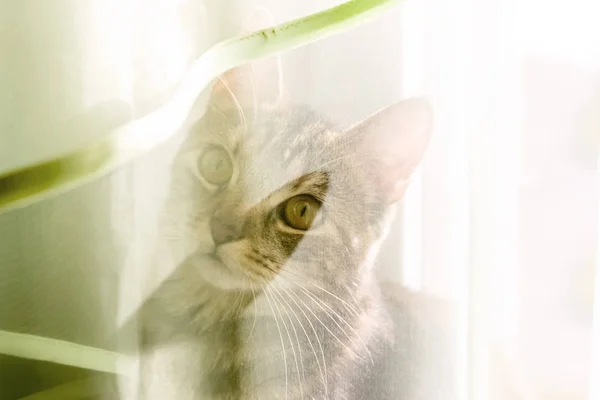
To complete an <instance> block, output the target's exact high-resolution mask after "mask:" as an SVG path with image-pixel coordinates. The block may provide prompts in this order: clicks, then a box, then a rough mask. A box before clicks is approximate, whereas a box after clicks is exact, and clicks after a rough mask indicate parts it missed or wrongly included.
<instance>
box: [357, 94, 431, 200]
mask: <svg viewBox="0 0 600 400" xmlns="http://www.w3.org/2000/svg"><path fill="white" fill-rule="evenodd" d="M432 128H433V112H432V108H431V105H430V103H429V101H428V100H426V99H424V98H410V99H407V100H403V101H400V102H398V103H395V104H393V105H391V106H389V107H387V108H385V109H383V110H380V111H378V112H376V113H374V114H372V115H371V116H370V117H368V118H367V119H366V120H364V121H362V122H360V123H359V124H357V125H355V126H354V127H352V128H351V129H350V132H348V133H349V134H350V135H351V136H354V135H356V137H357V138H358V143H357V146H358V147H357V149H356V150H357V151H358V153H359V154H360V155H361V159H362V160H364V161H365V162H367V163H368V165H370V166H372V167H374V168H373V169H374V170H376V171H377V172H376V176H377V180H378V182H377V183H378V184H379V185H380V190H381V191H382V192H383V194H384V195H385V196H386V198H387V199H388V201H389V203H394V202H396V201H398V200H400V198H401V197H402V196H403V195H404V192H405V191H406V188H407V187H408V183H409V181H410V177H411V175H412V173H413V172H414V170H415V169H416V168H417V166H418V165H419V163H420V162H421V160H422V158H423V156H424V154H425V150H426V149H427V145H428V143H429V138H430V137H431V132H432Z"/></svg>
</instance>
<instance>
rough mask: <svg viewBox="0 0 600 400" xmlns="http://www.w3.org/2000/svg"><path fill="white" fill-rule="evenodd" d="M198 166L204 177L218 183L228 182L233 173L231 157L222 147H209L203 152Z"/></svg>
mask: <svg viewBox="0 0 600 400" xmlns="http://www.w3.org/2000/svg"><path fill="white" fill-rule="evenodd" d="M198 167H199V170H200V173H201V174H202V176H203V177H204V179H206V180H207V181H208V182H209V183H212V184H216V185H222V184H225V183H227V182H228V181H229V179H231V175H232V173H233V164H232V163H231V159H230V158H229V155H228V154H227V152H226V151H225V150H224V149H223V148H220V147H209V148H208V149H207V150H206V151H205V152H204V153H203V154H202V156H201V158H200V160H199V165H198Z"/></svg>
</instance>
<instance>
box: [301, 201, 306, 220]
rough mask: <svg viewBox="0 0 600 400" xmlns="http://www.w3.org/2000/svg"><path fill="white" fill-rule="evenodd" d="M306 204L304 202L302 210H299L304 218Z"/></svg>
mask: <svg viewBox="0 0 600 400" xmlns="http://www.w3.org/2000/svg"><path fill="white" fill-rule="evenodd" d="M307 208H308V207H307V205H306V204H305V205H304V207H302V211H300V216H301V217H303V218H304V215H305V214H306V209H307Z"/></svg>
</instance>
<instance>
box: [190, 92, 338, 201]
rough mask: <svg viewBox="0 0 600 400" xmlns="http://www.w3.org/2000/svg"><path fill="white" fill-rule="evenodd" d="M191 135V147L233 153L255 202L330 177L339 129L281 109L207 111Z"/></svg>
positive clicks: (302, 111) (292, 108)
mask: <svg viewBox="0 0 600 400" xmlns="http://www.w3.org/2000/svg"><path fill="white" fill-rule="evenodd" d="M192 135H193V136H194V137H193V138H191V139H192V143H191V144H190V145H191V146H199V147H201V146H202V145H203V144H205V143H213V144H219V145H221V146H223V147H224V148H226V149H227V151H229V152H230V154H231V156H232V158H233V160H234V163H235V164H236V167H237V169H238V171H239V177H240V179H239V180H238V183H239V184H240V185H243V189H244V192H245V193H246V196H247V197H248V199H247V200H248V201H250V202H252V201H257V200H259V199H260V198H264V196H265V195H267V194H269V193H271V192H273V191H275V190H278V189H281V188H282V187H285V186H286V185H288V184H289V183H290V182H293V181H295V180H297V179H299V178H301V177H302V176H304V175H306V174H308V173H311V172H314V171H321V172H326V173H327V172H328V173H330V174H331V171H329V170H328V168H329V165H328V161H330V160H332V159H335V158H336V157H337V155H336V151H338V150H337V149H336V146H335V142H336V141H337V139H338V138H339V137H340V135H341V130H340V129H338V128H337V127H335V126H334V125H333V124H331V123H330V122H329V121H327V120H325V119H323V118H322V117H320V116H318V115H316V114H315V113H314V112H312V111H310V110H308V109H305V108H302V107H299V106H294V105H284V104H277V105H265V106H263V107H261V108H258V109H244V110H243V111H242V110H240V109H231V110H227V111H224V110H220V109H209V111H208V112H207V115H206V116H205V118H204V120H203V123H202V124H201V126H199V127H196V129H195V131H194V132H192Z"/></svg>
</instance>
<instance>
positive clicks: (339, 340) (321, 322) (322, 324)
mask: <svg viewBox="0 0 600 400" xmlns="http://www.w3.org/2000/svg"><path fill="white" fill-rule="evenodd" d="M290 293H292V294H293V295H294V296H296V298H297V299H298V300H300V302H301V303H302V304H303V305H304V307H305V308H306V309H307V310H308V312H310V313H311V314H312V315H313V317H315V319H316V320H317V321H319V323H320V324H321V326H323V328H325V330H326V331H327V332H329V334H330V335H331V336H332V337H333V338H334V339H335V340H337V341H338V342H339V343H340V344H341V345H342V346H343V347H344V348H345V349H346V350H348V352H349V353H351V354H352V355H353V356H355V357H356V358H359V359H360V360H362V361H366V360H365V359H363V358H362V357H361V356H360V355H358V354H356V352H355V351H353V350H352V349H351V348H349V347H348V346H347V345H346V344H345V343H344V342H343V341H342V340H341V339H340V338H339V337H337V336H336V334H335V333H333V332H332V331H331V329H329V327H328V326H327V325H326V324H325V323H323V321H322V320H321V319H320V318H319V317H318V316H317V314H315V313H314V312H313V310H311V308H310V307H309V306H308V305H307V304H306V303H305V302H303V301H302V299H301V298H300V297H299V296H298V295H297V294H296V293H295V292H294V291H290Z"/></svg>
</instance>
